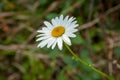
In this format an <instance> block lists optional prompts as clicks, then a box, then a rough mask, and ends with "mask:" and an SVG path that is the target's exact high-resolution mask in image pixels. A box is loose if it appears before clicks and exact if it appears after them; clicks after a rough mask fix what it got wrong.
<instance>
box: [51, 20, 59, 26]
mask: <svg viewBox="0 0 120 80" xmlns="http://www.w3.org/2000/svg"><path fill="white" fill-rule="evenodd" d="M51 22H52V25H53V26H54V27H55V26H57V25H58V23H57V21H55V19H52V21H51Z"/></svg>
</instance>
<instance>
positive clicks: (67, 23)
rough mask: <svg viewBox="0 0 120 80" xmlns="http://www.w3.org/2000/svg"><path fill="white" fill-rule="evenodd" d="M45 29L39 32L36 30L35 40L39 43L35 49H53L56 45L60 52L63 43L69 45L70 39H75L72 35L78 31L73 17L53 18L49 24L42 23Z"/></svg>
mask: <svg viewBox="0 0 120 80" xmlns="http://www.w3.org/2000/svg"><path fill="white" fill-rule="evenodd" d="M44 24H45V27H43V28H42V29H41V30H38V31H37V32H38V33H39V34H38V35H37V37H38V38H37V40H36V41H40V43H39V44H38V46H37V47H41V48H42V47H44V46H47V48H50V47H51V48H52V49H54V48H55V46H56V45H58V48H59V49H60V50H62V48H63V42H65V43H66V44H68V45H71V40H70V37H76V35H75V34H74V33H75V32H76V31H78V29H76V27H77V26H78V24H77V21H75V18H74V17H69V16H66V17H64V16H63V15H61V16H60V17H56V18H53V19H52V20H51V23H50V22H48V21H44Z"/></svg>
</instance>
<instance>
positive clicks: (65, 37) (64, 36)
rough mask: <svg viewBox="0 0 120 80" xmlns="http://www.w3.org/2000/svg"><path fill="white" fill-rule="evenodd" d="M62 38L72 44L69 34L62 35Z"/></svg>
mask: <svg viewBox="0 0 120 80" xmlns="http://www.w3.org/2000/svg"><path fill="white" fill-rule="evenodd" d="M62 39H63V40H64V42H65V43H67V44H68V45H71V41H70V39H69V37H68V36H67V35H65V34H64V35H63V36H62Z"/></svg>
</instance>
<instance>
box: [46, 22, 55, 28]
mask: <svg viewBox="0 0 120 80" xmlns="http://www.w3.org/2000/svg"><path fill="white" fill-rule="evenodd" d="M44 24H45V25H46V27H47V28H49V29H51V28H52V27H53V25H52V24H51V23H49V22H48V21H44Z"/></svg>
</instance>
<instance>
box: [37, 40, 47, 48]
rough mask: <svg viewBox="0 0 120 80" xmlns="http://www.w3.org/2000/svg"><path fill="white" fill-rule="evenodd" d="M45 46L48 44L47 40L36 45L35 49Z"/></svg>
mask: <svg viewBox="0 0 120 80" xmlns="http://www.w3.org/2000/svg"><path fill="white" fill-rule="evenodd" d="M47 44H48V39H46V40H43V41H41V42H40V44H38V46H37V47H41V48H42V47H44V46H45V45H47Z"/></svg>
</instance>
